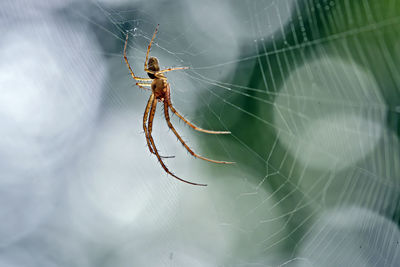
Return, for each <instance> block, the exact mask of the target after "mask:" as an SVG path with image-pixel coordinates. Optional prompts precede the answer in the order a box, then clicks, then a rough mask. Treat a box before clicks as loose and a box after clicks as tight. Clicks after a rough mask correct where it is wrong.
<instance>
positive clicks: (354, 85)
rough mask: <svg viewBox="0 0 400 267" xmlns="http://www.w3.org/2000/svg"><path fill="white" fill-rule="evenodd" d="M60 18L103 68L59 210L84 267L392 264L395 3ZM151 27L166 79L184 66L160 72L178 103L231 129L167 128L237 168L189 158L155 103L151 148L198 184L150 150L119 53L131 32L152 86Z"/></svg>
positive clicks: (93, 7)
mask: <svg viewBox="0 0 400 267" xmlns="http://www.w3.org/2000/svg"><path fill="white" fill-rule="evenodd" d="M216 2H217V3H216ZM64 15H65V16H66V17H73V18H76V19H77V20H78V21H79V23H82V24H85V25H87V27H88V29H89V30H90V31H92V32H93V33H94V35H95V36H96V44H95V46H93V47H94V48H91V49H86V50H85V52H87V53H88V54H89V55H90V56H94V55H97V56H101V57H103V58H104V66H105V68H107V70H108V76H106V74H104V77H106V79H107V82H106V83H107V84H106V86H105V89H104V90H105V92H104V95H103V97H102V102H101V108H100V111H99V116H98V121H93V124H95V126H93V127H94V130H93V134H92V136H93V140H92V142H89V145H88V146H87V147H88V148H87V150H85V151H84V152H82V153H81V155H80V157H79V158H80V159H79V162H78V163H77V165H76V166H75V167H74V169H73V171H71V173H72V174H71V173H70V174H69V175H70V176H71V177H75V178H73V179H71V181H70V183H68V188H69V191H68V194H67V196H66V197H65V199H64V202H63V204H64V205H66V206H67V207H68V209H69V210H68V214H69V215H70V216H71V218H74V219H72V220H71V221H72V222H71V224H70V225H68V227H66V228H67V229H68V231H70V232H72V234H71V237H69V238H71V239H72V240H79V242H80V244H81V245H80V247H82V249H83V251H89V252H90V253H88V254H89V256H88V258H89V262H90V264H89V263H88V264H87V265H88V266H92V264H93V266H395V265H396V262H399V261H400V247H399V238H400V232H399V228H398V227H399V222H400V219H399V218H400V210H399V208H400V204H399V203H400V198H399V195H400V180H399V177H400V169H399V166H400V165H399V164H398V163H399V162H400V144H399V140H398V136H399V133H400V130H399V129H400V127H399V117H400V115H399V113H400V106H399V103H400V101H399V100H400V92H399V90H398V88H399V85H400V80H399V79H400V73H399V70H398V67H397V66H398V63H399V61H400V56H399V55H400V41H399V40H398V38H397V35H398V34H399V31H400V6H399V4H398V3H397V1H395V0H382V1H373V0H360V1H351V0H335V1H328V0H297V1H296V0H283V1H281V0H269V1H211V0H209V1H188V2H185V1H177V2H175V3H171V2H168V1H120V3H118V4H115V3H111V2H108V1H105V0H104V1H92V2H90V4H89V5H88V6H87V7H86V8H84V9H82V10H79V9H74V8H70V9H67V12H66V13H65V14H64ZM158 23H159V24H160V28H159V33H158V34H157V37H156V40H155V42H154V44H153V46H152V50H151V55H152V56H156V57H157V58H158V59H159V61H160V64H161V66H162V68H166V67H171V66H172V67H176V66H189V67H190V69H189V70H186V71H172V72H169V73H167V74H166V76H167V77H168V82H169V83H170V85H171V97H172V102H173V104H174V107H175V108H177V109H178V111H180V112H181V113H182V114H184V115H185V117H186V118H188V119H189V120H191V121H192V122H194V123H195V124H197V125H199V126H200V127H202V128H205V129H212V130H227V131H231V133H232V134H231V135H224V136H222V135H219V136H215V135H207V134H203V133H197V132H194V131H193V130H192V129H190V128H189V127H187V126H186V125H185V124H184V123H183V122H180V121H179V119H178V118H176V116H172V123H173V124H174V125H175V126H176V128H177V130H178V132H179V133H181V134H182V135H183V137H184V139H185V141H187V143H188V144H189V146H190V147H191V148H193V149H194V151H196V152H198V153H199V154H201V155H204V156H206V157H210V158H215V159H218V160H228V161H235V162H236V164H235V165H229V166H227V165H223V166H221V165H215V164H211V163H209V162H202V161H200V160H195V159H192V158H191V156H190V154H188V153H187V152H186V151H185V150H184V148H183V147H182V146H181V145H180V143H179V142H178V141H177V140H176V138H175V137H174V136H173V133H172V132H171V131H169V130H168V127H167V125H166V123H165V122H164V121H163V120H164V118H163V115H162V114H163V112H162V108H161V107H160V105H158V106H159V108H158V111H157V113H158V114H157V115H156V117H155V122H154V123H155V126H154V130H153V136H154V138H155V142H156V145H157V148H158V150H159V151H160V154H162V155H166V156H168V155H173V156H175V158H173V159H165V163H166V164H167V166H168V168H169V169H170V170H171V171H172V172H173V173H175V174H176V175H177V176H179V177H182V178H184V179H187V180H190V181H193V182H199V183H207V184H208V187H207V188H200V187H191V186H189V185H186V184H183V183H180V182H178V181H176V180H174V179H173V177H170V176H167V175H166V174H165V172H164V171H163V169H162V168H161V166H159V164H158V162H157V159H156V158H155V157H154V156H152V155H151V154H150V153H149V151H148V149H147V148H146V141H145V138H144V133H143V132H142V116H143V111H144V108H145V104H146V101H147V99H148V97H149V95H150V94H149V93H150V92H148V91H144V90H141V89H139V88H137V87H136V86H135V81H134V80H133V79H132V78H131V77H130V75H129V72H128V69H127V67H126V65H125V63H124V62H123V55H122V51H123V45H124V40H125V35H126V33H128V34H129V43H128V58H129V61H130V64H131V66H132V68H133V70H134V72H135V74H136V75H139V76H140V77H146V74H145V73H144V71H143V64H144V59H145V55H146V49H147V45H148V42H149V40H150V39H151V37H152V35H153V32H154V28H155V26H156V25H157V24H158ZM93 71H94V70H93ZM77 218H79V219H77ZM55 225H57V221H56V223H55ZM63 227H65V226H63ZM80 235H83V236H80ZM76 236H80V237H79V239H76V238H77V237H76ZM71 242H74V241H71ZM93 242H94V243H97V244H99V245H97V246H95V248H94V249H93V248H92V250H94V251H91V248H90V245H89V244H91V243H93ZM105 255H106V256H105ZM79 256H81V255H79ZM100 264H101V265H100ZM60 265H61V264H60Z"/></svg>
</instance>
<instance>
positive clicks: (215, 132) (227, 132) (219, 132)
mask: <svg viewBox="0 0 400 267" xmlns="http://www.w3.org/2000/svg"><path fill="white" fill-rule="evenodd" d="M167 86H168V88H167V90H168V92H167V101H168V107H169V108H170V109H171V111H172V112H173V113H174V114H175V115H176V116H178V117H179V118H180V119H181V120H182V121H183V122H184V123H186V124H187V125H189V126H190V127H192V128H193V129H194V130H196V131H199V132H203V133H209V134H230V133H231V132H229V131H211V130H205V129H202V128H200V127H198V126H196V125H194V124H193V123H191V122H190V121H188V120H187V119H185V117H183V116H182V115H181V114H179V113H178V111H177V110H176V109H175V108H174V107H173V106H172V103H171V96H170V88H169V85H167Z"/></svg>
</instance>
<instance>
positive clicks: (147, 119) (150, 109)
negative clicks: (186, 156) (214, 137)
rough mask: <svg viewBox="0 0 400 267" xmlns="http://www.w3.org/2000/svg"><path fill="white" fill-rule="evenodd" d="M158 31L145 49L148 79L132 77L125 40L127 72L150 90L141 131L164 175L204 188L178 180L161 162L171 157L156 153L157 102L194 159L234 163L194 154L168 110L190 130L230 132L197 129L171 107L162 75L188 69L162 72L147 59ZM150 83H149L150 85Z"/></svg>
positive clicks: (152, 61)
mask: <svg viewBox="0 0 400 267" xmlns="http://www.w3.org/2000/svg"><path fill="white" fill-rule="evenodd" d="M157 30H158V25H157V27H156V30H155V32H154V34H153V37H152V38H151V40H150V44H149V46H148V47H147V53H146V60H145V62H144V71H145V72H147V75H148V76H149V78H140V77H137V76H135V75H134V73H133V71H132V68H131V66H130V65H129V62H128V57H127V56H126V46H127V43H128V34H127V35H126V39H125V46H124V59H125V62H126V64H127V65H128V69H129V72H130V74H131V76H132V78H133V79H135V80H136V81H141V82H139V83H136V85H137V86H139V87H140V88H143V89H148V88H147V87H150V88H151V91H152V94H151V96H150V98H149V100H148V102H147V105H146V109H145V112H144V115H143V130H144V133H145V135H146V141H147V146H148V148H149V150H150V152H151V153H152V154H154V155H155V156H156V157H157V159H158V162H159V163H160V165H161V167H162V168H163V169H164V171H165V172H166V173H168V174H169V175H171V176H173V177H174V178H176V179H178V180H179V181H182V182H185V183H188V184H192V185H200V186H206V184H197V183H192V182H189V181H186V180H184V179H181V178H179V177H178V176H176V175H175V174H174V173H172V172H171V171H170V170H169V169H168V168H167V166H166V165H165V163H164V162H163V160H162V159H163V158H172V157H173V156H169V157H164V156H160V154H159V153H158V150H157V147H156V144H155V142H154V139H153V136H152V134H151V133H152V130H153V120H154V115H155V113H156V108H157V102H163V103H164V117H165V120H166V122H167V124H168V127H169V128H170V129H171V130H172V132H173V133H174V134H175V136H176V137H177V138H178V140H179V141H180V142H181V143H182V145H183V146H184V147H185V148H186V150H187V151H188V152H189V153H190V154H191V155H192V156H194V157H196V158H199V159H202V160H206V161H210V162H214V163H223V164H231V163H234V162H228V161H218V160H213V159H208V158H205V157H203V156H200V155H198V154H196V153H195V152H194V151H193V150H192V149H191V148H189V146H188V145H187V144H186V143H185V141H184V140H183V139H182V137H181V136H180V135H179V134H178V132H177V131H176V129H175V128H174V126H173V125H172V123H171V120H170V116H169V112H168V110H169V109H170V110H171V111H172V112H173V113H174V114H175V115H177V116H178V117H179V118H180V119H181V120H182V121H183V122H185V123H186V124H187V125H189V126H190V127H191V128H193V129H194V130H196V131H199V132H204V133H210V134H229V133H230V132H228V131H211V130H204V129H202V128H200V127H197V126H196V125H194V124H193V123H191V122H190V121H188V120H187V119H185V118H184V117H183V116H182V115H181V114H179V113H178V111H177V110H176V109H175V108H174V107H173V105H172V102H171V88H170V86H169V83H168V82H167V78H166V77H165V75H164V73H166V72H169V71H172V70H182V69H188V68H187V67H177V68H168V69H164V70H160V65H159V63H158V59H157V58H156V57H150V58H149V53H150V48H151V44H152V42H153V40H154V38H155V36H156V33H157ZM150 81H151V83H150Z"/></svg>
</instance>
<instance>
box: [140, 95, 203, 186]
mask: <svg viewBox="0 0 400 267" xmlns="http://www.w3.org/2000/svg"><path fill="white" fill-rule="evenodd" d="M151 98H152V103H151V109H150V117H149V122H148V126H149V129H150V128H151V127H152V124H153V118H154V114H155V113H156V107H157V100H155V99H154V95H153V94H152V97H151ZM149 102H150V99H149ZM148 137H149V140H150V143H151V145H152V147H153V151H154V154H155V155H156V156H157V159H158V162H159V163H160V164H161V167H163V169H164V171H165V172H166V173H168V174H169V175H171V176H172V177H174V178H176V179H178V180H179V181H181V182H184V183H187V184H191V185H199V186H206V184H197V183H193V182H189V181H186V180H184V179H182V178H179V177H178V176H176V175H175V174H173V173H172V172H171V171H170V170H168V168H167V166H166V165H165V164H164V162H163V161H162V158H161V156H160V154H158V151H157V148H156V145H155V143H154V140H153V137H152V135H151V133H150V132H149V133H148Z"/></svg>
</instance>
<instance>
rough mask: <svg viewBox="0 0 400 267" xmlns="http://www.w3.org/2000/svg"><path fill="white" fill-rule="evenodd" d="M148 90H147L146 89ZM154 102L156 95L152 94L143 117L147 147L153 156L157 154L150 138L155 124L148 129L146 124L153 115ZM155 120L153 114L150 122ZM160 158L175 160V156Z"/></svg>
mask: <svg viewBox="0 0 400 267" xmlns="http://www.w3.org/2000/svg"><path fill="white" fill-rule="evenodd" d="M139 87H140V86H139ZM146 89H147V88H146ZM153 101H155V100H154V94H151V96H150V98H149V101H147V105H146V109H145V111H144V115H143V130H144V133H145V135H146V142H147V146H148V148H149V150H150V152H151V153H152V154H155V152H154V150H153V147H152V146H151V143H150V138H149V136H150V135H151V132H152V128H153V123H151V125H150V126H149V128H147V125H146V123H147V117H148V116H149V113H151V111H150V107H151V106H152V104H153ZM153 118H154V114H153V116H152V115H151V114H150V118H149V121H150V120H151V122H153ZM160 157H161V158H165V159H169V158H175V156H160Z"/></svg>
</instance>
